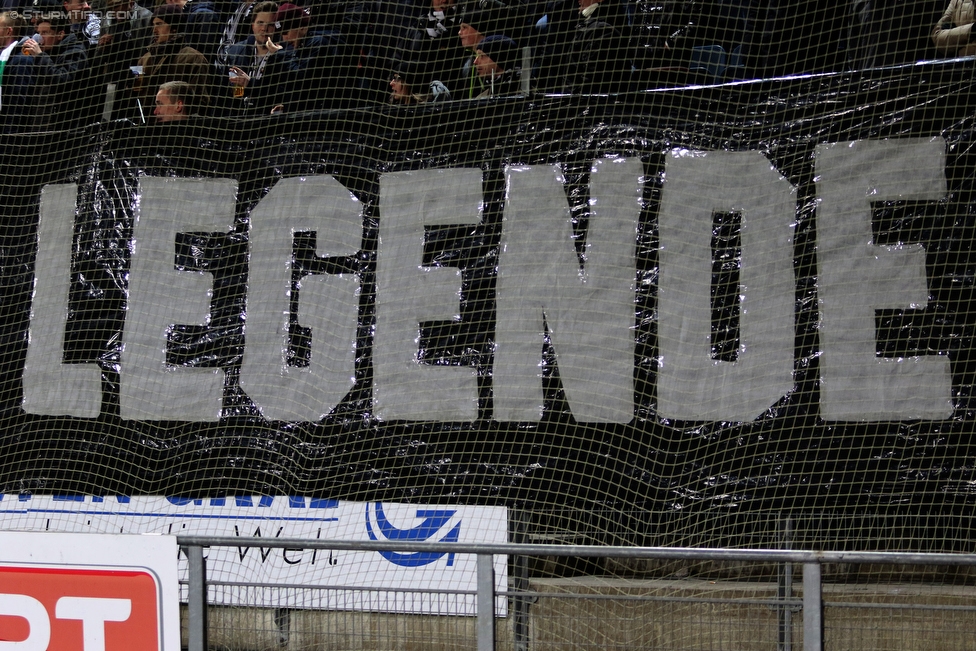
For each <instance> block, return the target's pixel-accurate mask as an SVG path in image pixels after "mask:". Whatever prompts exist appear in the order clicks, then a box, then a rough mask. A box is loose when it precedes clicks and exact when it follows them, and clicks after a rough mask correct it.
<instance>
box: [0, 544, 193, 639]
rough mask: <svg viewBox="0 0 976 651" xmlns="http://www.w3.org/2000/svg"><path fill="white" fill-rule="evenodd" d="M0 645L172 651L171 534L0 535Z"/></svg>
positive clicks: (175, 632)
mask: <svg viewBox="0 0 976 651" xmlns="http://www.w3.org/2000/svg"><path fill="white" fill-rule="evenodd" d="M0 550H3V551H2V552H0V616H3V617H5V619H4V627H3V633H2V639H3V640H4V641H3V642H0V648H4V649H18V650H20V651H31V650H34V649H36V650H38V651H45V650H47V649H57V650H58V651H129V650H130V649H140V651H179V649H180V613H179V590H178V579H177V569H176V558H177V548H176V537H175V536H150V535H142V536H122V535H117V534H116V535H108V534H79V533H74V534H67V533H36V532H9V531H7V532H0Z"/></svg>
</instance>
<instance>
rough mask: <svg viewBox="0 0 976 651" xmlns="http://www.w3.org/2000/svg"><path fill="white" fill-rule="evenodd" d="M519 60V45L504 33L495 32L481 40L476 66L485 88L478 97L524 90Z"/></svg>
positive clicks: (495, 95) (482, 97)
mask: <svg viewBox="0 0 976 651" xmlns="http://www.w3.org/2000/svg"><path fill="white" fill-rule="evenodd" d="M518 61H519V48H518V45H516V43H515V41H513V40H512V39H510V38H508V37H507V36H505V35H504V34H493V35H491V36H488V37H486V38H485V39H484V40H483V41H481V44H480V45H479V46H478V51H477V55H476V56H475V59H474V67H475V70H476V71H477V73H478V78H479V79H480V80H481V85H482V87H483V88H484V90H483V91H482V92H481V94H480V95H478V97H477V99H484V98H487V97H500V96H502V95H515V94H518V93H520V92H522V87H521V74H520V73H521V71H520V69H519V67H518Z"/></svg>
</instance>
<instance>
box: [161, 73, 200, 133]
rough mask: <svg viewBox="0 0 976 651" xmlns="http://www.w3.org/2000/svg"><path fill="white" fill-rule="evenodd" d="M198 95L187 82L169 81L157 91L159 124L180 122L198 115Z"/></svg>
mask: <svg viewBox="0 0 976 651" xmlns="http://www.w3.org/2000/svg"><path fill="white" fill-rule="evenodd" d="M196 108H197V107H196V93H195V92H194V91H193V87H192V86H191V85H190V84H188V83H186V82H185V81H167V82H166V83H165V84H163V85H161V86H160V87H159V90H158V91H156V108H155V109H153V115H155V116H156V121H157V122H163V123H166V122H179V121H182V120H186V119H187V118H190V117H193V116H195V115H196Z"/></svg>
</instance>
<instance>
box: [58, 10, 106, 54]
mask: <svg viewBox="0 0 976 651" xmlns="http://www.w3.org/2000/svg"><path fill="white" fill-rule="evenodd" d="M61 7H62V9H63V10H64V13H65V15H66V16H67V18H68V25H69V27H68V32H69V33H70V34H77V35H78V37H79V41H80V42H82V43H84V44H85V46H86V47H88V46H90V45H97V44H98V39H99V36H100V33H101V21H100V20H99V19H98V16H96V15H95V13H94V12H92V10H91V5H90V4H88V1H87V0H64V1H63V2H62V5H61Z"/></svg>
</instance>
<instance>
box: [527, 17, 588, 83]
mask: <svg viewBox="0 0 976 651" xmlns="http://www.w3.org/2000/svg"><path fill="white" fill-rule="evenodd" d="M578 23H579V7H578V4H577V0H550V1H549V2H548V3H547V4H546V13H545V15H544V16H543V17H542V18H540V19H539V21H538V22H537V23H536V27H535V34H534V40H535V42H536V47H535V48H533V52H532V56H533V64H532V78H533V85H534V87H535V88H537V89H538V90H540V91H542V92H550V93H551V92H557V93H558V92H560V91H562V89H563V75H564V74H565V70H564V68H565V61H566V58H567V56H568V54H569V51H570V48H571V46H572V42H573V36H574V34H575V33H576V25H577V24H578Z"/></svg>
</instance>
